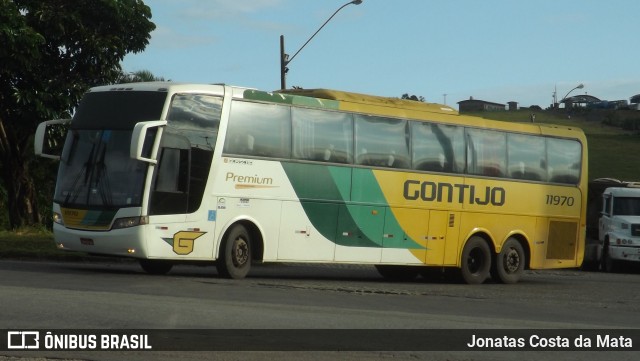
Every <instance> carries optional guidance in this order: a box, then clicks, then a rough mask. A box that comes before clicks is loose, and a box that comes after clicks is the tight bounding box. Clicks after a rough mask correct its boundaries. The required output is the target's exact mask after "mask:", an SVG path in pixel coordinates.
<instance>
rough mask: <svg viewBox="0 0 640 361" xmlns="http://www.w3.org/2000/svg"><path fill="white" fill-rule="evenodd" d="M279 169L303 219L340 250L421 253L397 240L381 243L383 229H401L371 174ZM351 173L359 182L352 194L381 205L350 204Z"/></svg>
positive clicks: (311, 167) (296, 166)
mask: <svg viewBox="0 0 640 361" xmlns="http://www.w3.org/2000/svg"><path fill="white" fill-rule="evenodd" d="M282 167H283V169H284V171H285V172H286V174H287V177H288V178H289V181H290V182H291V184H292V186H293V189H294V191H295V192H296V195H297V196H298V199H299V200H300V202H301V204H302V207H303V209H304V211H305V213H306V215H307V217H308V218H309V220H310V221H311V223H312V224H313V226H314V227H315V228H316V229H317V230H318V232H320V233H321V234H322V235H323V236H324V237H325V238H326V239H328V240H330V241H332V242H335V243H336V244H338V245H341V246H351V247H378V248H379V247H384V248H410V249H424V247H423V246H421V245H420V244H418V243H417V242H415V241H414V240H410V239H408V240H407V241H404V240H403V239H404V237H401V236H398V237H396V238H394V239H384V240H383V232H385V228H387V229H393V230H394V231H398V230H399V231H401V230H402V228H401V226H400V224H399V223H398V221H397V220H396V219H395V217H394V215H393V213H392V212H391V210H390V208H389V207H388V205H387V204H386V202H384V195H383V193H382V190H381V189H380V187H379V185H378V183H377V182H376V179H375V177H374V175H373V173H372V171H371V170H369V169H357V170H356V169H353V168H349V167H335V166H326V165H321V164H302V163H288V162H283V163H282ZM352 173H354V174H356V175H357V178H358V179H359V181H358V182H357V185H356V187H357V188H358V189H357V190H355V191H354V192H353V193H354V194H368V198H369V199H375V200H379V201H380V200H381V201H382V202H381V203H377V204H366V205H365V204H359V203H360V202H358V203H356V204H354V203H352V202H351V194H352V191H351V183H352V178H353V177H354V174H352ZM331 215H332V216H331ZM385 217H386V219H385ZM403 236H405V237H407V238H408V236H406V235H404V234H403ZM407 244H409V247H407Z"/></svg>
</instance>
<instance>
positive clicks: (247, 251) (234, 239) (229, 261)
mask: <svg viewBox="0 0 640 361" xmlns="http://www.w3.org/2000/svg"><path fill="white" fill-rule="evenodd" d="M216 268H217V269H218V274H220V276H222V277H224V278H232V279H241V278H245V277H246V276H247V274H248V273H249V270H250V269H251V239H250V237H249V232H248V231H247V229H246V228H245V227H244V226H243V225H241V224H237V225H235V226H233V227H232V228H231V229H230V230H229V231H228V232H227V235H226V238H225V239H224V240H223V242H222V245H221V246H220V255H219V257H218V262H217V263H216Z"/></svg>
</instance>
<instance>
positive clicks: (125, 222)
mask: <svg viewBox="0 0 640 361" xmlns="http://www.w3.org/2000/svg"><path fill="white" fill-rule="evenodd" d="M148 223H149V217H147V216H140V217H125V218H118V219H116V220H115V221H113V226H112V227H111V229H120V228H130V227H136V226H140V225H143V224H148Z"/></svg>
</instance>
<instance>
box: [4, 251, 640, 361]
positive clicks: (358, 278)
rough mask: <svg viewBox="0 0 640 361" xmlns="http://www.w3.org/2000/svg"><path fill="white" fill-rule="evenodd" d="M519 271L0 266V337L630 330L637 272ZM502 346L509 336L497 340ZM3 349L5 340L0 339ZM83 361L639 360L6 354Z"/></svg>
mask: <svg viewBox="0 0 640 361" xmlns="http://www.w3.org/2000/svg"><path fill="white" fill-rule="evenodd" d="M628 271H629V272H627V273H620V274H605V273H598V272H582V271H578V270H547V271H528V272H527V273H526V274H525V276H524V277H523V279H522V280H521V282H519V283H518V284H515V285H501V284H493V283H488V284H484V285H477V286H471V285H465V284H458V283H455V282H451V281H449V280H446V279H445V280H443V279H440V278H438V279H431V280H423V279H418V280H416V281H413V282H402V283H397V282H390V281H385V280H383V279H382V278H381V277H380V276H378V274H377V272H376V271H375V270H374V269H373V268H371V267H364V266H327V265H268V266H257V267H254V269H253V270H252V273H251V274H250V277H249V278H247V279H244V280H227V279H221V278H218V277H217V275H216V272H215V269H214V268H212V267H195V266H177V267H175V268H174V270H172V271H171V272H170V273H169V274H168V275H165V276H151V275H147V274H144V273H143V272H142V271H141V269H140V268H139V267H138V265H137V264H135V263H130V262H114V263H53V262H30V261H12V260H0V304H1V308H0V325H1V326H0V329H18V330H22V329H79V328H80V329H291V328H293V329H383V330H384V329H462V330H475V329H569V330H572V329H596V330H603V329H626V328H630V329H637V328H638V323H639V322H640V292H639V291H638V290H639V289H640V288H639V287H638V286H639V285H640V272H638V271H637V270H634V269H631V270H628ZM506 333H507V334H508V332H506ZM3 337H4V336H3ZM0 354H4V355H5V358H3V357H2V356H0V361H5V360H9V359H11V358H8V357H21V358H20V360H23V359H24V357H31V358H33V357H45V358H46V357H48V358H73V359H82V360H111V359H114V360H115V359H125V358H126V359H139V360H165V359H166V360H172V359H182V360H195V359H223V360H227V359H228V360H240V359H242V360H245V359H248V360H261V359H273V358H278V359H302V360H320V359H322V360H324V359H347V360H361V359H391V358H392V359H393V360H405V359H406V360H416V359H419V360H423V359H424V360H510V359H518V360H526V359H535V360H538V359H544V360H559V359H563V360H585V359H594V360H602V359H612V360H613V359H615V360H632V359H638V357H639V356H640V355H639V354H638V352H628V351H626V352H603V351H599V352H556V351H547V352H542V353H540V352H525V351H522V352H486V351H484V352H482V351H478V352H466V351H465V352H458V351H452V352H447V351H444V352H425V351H394V352H335V351H325V352H270V353H266V354H265V353H263V352H217V353H212V352H189V353H183V352H163V353H159V352H79V351H75V352H52V351H41V352H38V353H16V352H4V353H0Z"/></svg>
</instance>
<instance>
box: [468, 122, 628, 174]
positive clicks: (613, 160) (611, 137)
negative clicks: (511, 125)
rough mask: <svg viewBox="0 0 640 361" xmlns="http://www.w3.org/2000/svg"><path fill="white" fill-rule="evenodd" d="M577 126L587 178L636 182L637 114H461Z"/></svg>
mask: <svg viewBox="0 0 640 361" xmlns="http://www.w3.org/2000/svg"><path fill="white" fill-rule="evenodd" d="M532 113H534V114H535V116H536V117H535V121H536V123H547V124H557V125H564V126H568V127H577V128H580V129H582V130H583V131H584V133H585V135H586V136H587V142H588V148H589V179H590V180H592V179H596V178H616V179H620V180H627V181H640V135H639V133H638V128H639V127H640V112H639V111H623V110H595V109H594V110H583V111H581V112H578V113H573V114H571V116H569V115H567V113H565V112H564V110H563V111H547V110H542V111H540V110H539V111H532V110H529V109H521V110H517V111H493V112H477V113H465V114H470V115H475V116H479V117H483V118H487V119H495V120H502V121H509V122H530V121H531V114H532Z"/></svg>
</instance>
